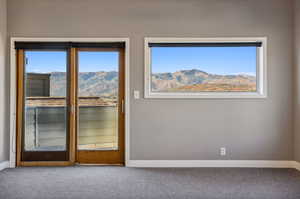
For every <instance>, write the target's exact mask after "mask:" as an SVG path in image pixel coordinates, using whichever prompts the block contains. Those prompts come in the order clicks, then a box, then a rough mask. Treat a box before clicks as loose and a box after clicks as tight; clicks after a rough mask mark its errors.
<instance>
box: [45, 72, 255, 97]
mask: <svg viewBox="0 0 300 199" xmlns="http://www.w3.org/2000/svg"><path fill="white" fill-rule="evenodd" d="M65 81H66V74H65V73H63V72H53V73H51V76H50V93H51V96H64V95H65V93H66V87H65V85H66V84H65ZM151 82H152V83H151V84H152V91H154V92H162V91H163V92H170V91H183V92H185V91H191V90H192V91H250V92H253V91H255V90H256V77H255V76H252V75H247V74H237V75H216V74H210V73H207V72H204V71H201V70H197V69H192V70H181V71H176V72H173V73H154V74H152V80H151ZM78 85H79V96H102V97H113V96H116V94H117V92H118V72H116V71H110V72H105V71H101V72H81V73H79V80H78Z"/></svg>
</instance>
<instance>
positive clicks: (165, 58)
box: [26, 47, 256, 75]
mask: <svg viewBox="0 0 300 199" xmlns="http://www.w3.org/2000/svg"><path fill="white" fill-rule="evenodd" d="M26 57H27V58H28V65H27V66H26V71H27V72H37V73H49V72H54V71H55V72H59V71H60V72H65V71H66V59H67V53H66V52H64V51H26ZM79 66H80V72H97V71H117V70H118V53H117V52H86V51H81V52H79ZM141 67H142V66H141ZM189 69H199V70H203V71H205V72H208V73H212V74H221V75H228V74H252V75H255V73H256V47H152V72H154V73H163V72H175V71H179V70H189Z"/></svg>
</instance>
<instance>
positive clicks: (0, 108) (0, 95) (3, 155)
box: [0, 0, 9, 162]
mask: <svg viewBox="0 0 300 199" xmlns="http://www.w3.org/2000/svg"><path fill="white" fill-rule="evenodd" d="M6 31H7V29H6V0H0V162H1V161H3V160H8V147H9V142H8V137H9V136H8V133H9V132H8V123H7V122H8V120H7V117H9V115H8V114H7V112H8V110H7V108H6V107H7V106H9V105H8V104H9V102H8V101H7V97H8V93H7V91H8V89H9V86H8V84H7V78H6V75H5V74H6V71H7V70H8V68H7V67H6V65H5V61H6Z"/></svg>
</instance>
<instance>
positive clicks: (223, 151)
mask: <svg viewBox="0 0 300 199" xmlns="http://www.w3.org/2000/svg"><path fill="white" fill-rule="evenodd" d="M220 155H221V156H224V155H226V148H225V147H221V148H220Z"/></svg>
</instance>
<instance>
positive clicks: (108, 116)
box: [77, 48, 124, 164]
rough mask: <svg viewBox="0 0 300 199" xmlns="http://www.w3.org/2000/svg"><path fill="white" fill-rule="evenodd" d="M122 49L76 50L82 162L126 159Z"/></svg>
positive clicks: (79, 150)
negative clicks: (124, 150) (124, 148)
mask: <svg viewBox="0 0 300 199" xmlns="http://www.w3.org/2000/svg"><path fill="white" fill-rule="evenodd" d="M123 59H124V58H123V51H122V50H120V49H113V48H112V49H111V48H110V49H107V48H103V49H84V48H80V49H78V51H77V61H78V62H77V63H78V67H77V71H78V72H77V79H78V80H77V82H78V90H77V95H78V96H77V99H78V119H77V121H78V128H77V129H78V131H77V151H78V152H77V161H78V162H79V163H115V164H119V163H122V162H124V157H123V144H122V143H123V141H124V138H123V133H121V132H122V131H123V129H124V127H123V114H124V110H123V109H124V107H123V106H124V88H123V86H124V83H123V80H124V79H123V76H124V75H123V64H122V63H123V61H122V60H123Z"/></svg>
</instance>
